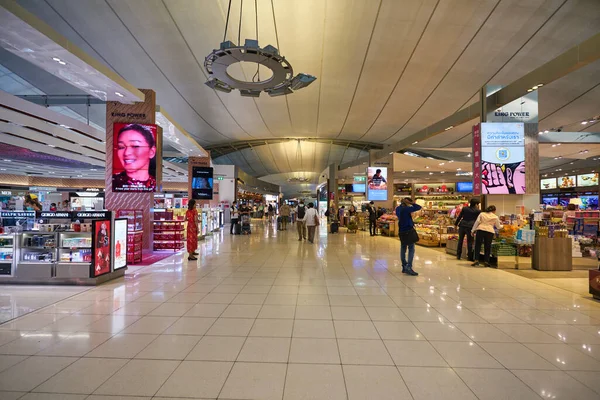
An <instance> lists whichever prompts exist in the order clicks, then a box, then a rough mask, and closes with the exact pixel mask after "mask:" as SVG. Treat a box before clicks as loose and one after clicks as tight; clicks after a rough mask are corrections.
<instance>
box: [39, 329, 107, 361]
mask: <svg viewBox="0 0 600 400" xmlns="http://www.w3.org/2000/svg"><path fill="white" fill-rule="evenodd" d="M111 337H112V334H110V333H88V332H79V333H72V334H69V336H67V337H65V338H64V339H62V340H60V341H58V342H57V343H55V344H53V345H51V346H49V347H46V348H45V349H44V350H42V351H40V352H39V353H37V355H40V356H65V357H82V356H84V355H85V354H87V353H89V352H90V351H92V350H94V349H95V348H96V347H98V346H100V345H101V344H102V343H104V342H106V341H107V340H108V339H110V338H111Z"/></svg>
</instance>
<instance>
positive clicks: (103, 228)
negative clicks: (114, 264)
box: [90, 219, 112, 278]
mask: <svg viewBox="0 0 600 400" xmlns="http://www.w3.org/2000/svg"><path fill="white" fill-rule="evenodd" d="M92 233H93V237H92V241H93V245H94V247H93V248H94V253H93V254H92V265H91V269H92V270H91V271H90V277H92V278H95V277H97V276H100V275H104V274H108V273H109V272H110V266H111V254H112V252H111V249H110V244H111V231H110V219H99V220H95V221H92Z"/></svg>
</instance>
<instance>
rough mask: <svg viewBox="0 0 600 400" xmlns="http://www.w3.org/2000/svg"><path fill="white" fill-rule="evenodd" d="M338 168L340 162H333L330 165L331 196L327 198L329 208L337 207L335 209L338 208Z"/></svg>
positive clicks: (329, 182) (329, 183)
mask: <svg viewBox="0 0 600 400" xmlns="http://www.w3.org/2000/svg"><path fill="white" fill-rule="evenodd" d="M338 168H339V165H338V164H331V165H330V166H329V180H328V181H327V183H328V186H329V187H328V188H327V189H328V190H327V191H328V192H329V193H328V195H329V198H328V199H327V204H328V208H331V207H332V206H333V207H335V209H336V210H337V209H338V201H339V198H338V179H337V173H338Z"/></svg>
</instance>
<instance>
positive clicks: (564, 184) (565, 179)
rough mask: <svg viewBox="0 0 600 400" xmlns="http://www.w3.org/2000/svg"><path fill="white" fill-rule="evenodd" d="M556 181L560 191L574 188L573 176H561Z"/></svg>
mask: <svg viewBox="0 0 600 400" xmlns="http://www.w3.org/2000/svg"><path fill="white" fill-rule="evenodd" d="M557 179H558V187H559V188H560V189H566V188H574V187H575V175H571V176H561V177H560V178H557Z"/></svg>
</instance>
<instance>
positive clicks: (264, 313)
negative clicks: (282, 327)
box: [258, 304, 296, 319]
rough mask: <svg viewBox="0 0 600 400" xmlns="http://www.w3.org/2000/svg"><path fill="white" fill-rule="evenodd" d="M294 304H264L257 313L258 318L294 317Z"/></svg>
mask: <svg viewBox="0 0 600 400" xmlns="http://www.w3.org/2000/svg"><path fill="white" fill-rule="evenodd" d="M295 314H296V306H295V305H293V306H276V305H271V304H264V305H263V306H262V308H261V310H260V313H259V314H258V318H278V319H294V315H295Z"/></svg>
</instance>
